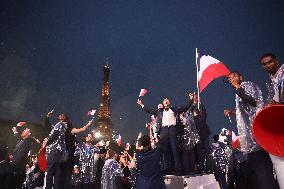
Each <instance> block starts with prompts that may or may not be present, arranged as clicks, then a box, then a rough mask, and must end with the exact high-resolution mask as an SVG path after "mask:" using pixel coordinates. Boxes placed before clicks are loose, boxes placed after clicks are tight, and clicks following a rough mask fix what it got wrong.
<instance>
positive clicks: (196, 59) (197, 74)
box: [195, 48, 200, 110]
mask: <svg viewBox="0 0 284 189" xmlns="http://www.w3.org/2000/svg"><path fill="white" fill-rule="evenodd" d="M195 64H196V88H197V108H198V110H199V99H200V97H199V96H200V90H199V66H198V51H197V48H195Z"/></svg>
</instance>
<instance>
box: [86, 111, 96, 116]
mask: <svg viewBox="0 0 284 189" xmlns="http://www.w3.org/2000/svg"><path fill="white" fill-rule="evenodd" d="M95 113H96V110H90V111H88V116H94V115H95Z"/></svg>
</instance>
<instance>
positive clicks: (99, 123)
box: [95, 64, 112, 140]
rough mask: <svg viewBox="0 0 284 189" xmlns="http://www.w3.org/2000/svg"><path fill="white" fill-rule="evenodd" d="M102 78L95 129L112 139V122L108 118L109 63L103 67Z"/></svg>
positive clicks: (103, 136) (105, 137)
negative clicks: (100, 99) (100, 97)
mask: <svg viewBox="0 0 284 189" xmlns="http://www.w3.org/2000/svg"><path fill="white" fill-rule="evenodd" d="M103 72H104V78H103V86H102V91H101V92H102V103H101V104H100V107H99V112H98V114H97V119H96V131H95V132H99V133H100V134H101V136H102V138H104V139H107V140H111V139H112V123H111V119H110V83H109V72H110V69H109V65H108V64H106V65H105V66H104V68H103Z"/></svg>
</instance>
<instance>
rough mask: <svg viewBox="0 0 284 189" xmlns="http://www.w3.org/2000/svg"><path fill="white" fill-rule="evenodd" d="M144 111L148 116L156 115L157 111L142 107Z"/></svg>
mask: <svg viewBox="0 0 284 189" xmlns="http://www.w3.org/2000/svg"><path fill="white" fill-rule="evenodd" d="M143 109H144V111H145V112H147V113H148V114H152V115H157V112H158V109H150V108H148V107H146V106H144V107H143Z"/></svg>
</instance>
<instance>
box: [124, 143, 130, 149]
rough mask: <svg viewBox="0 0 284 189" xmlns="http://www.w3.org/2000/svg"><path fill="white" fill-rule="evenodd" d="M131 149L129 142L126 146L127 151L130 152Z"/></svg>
mask: <svg viewBox="0 0 284 189" xmlns="http://www.w3.org/2000/svg"><path fill="white" fill-rule="evenodd" d="M129 149H130V143H129V142H127V143H126V145H125V150H129Z"/></svg>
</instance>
